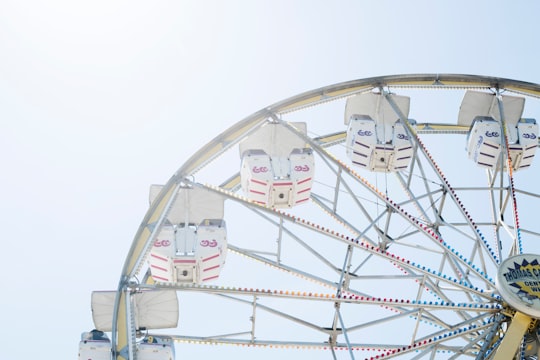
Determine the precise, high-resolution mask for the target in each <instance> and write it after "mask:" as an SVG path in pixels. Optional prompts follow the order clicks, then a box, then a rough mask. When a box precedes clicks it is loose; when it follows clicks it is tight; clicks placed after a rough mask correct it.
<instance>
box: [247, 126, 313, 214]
mask: <svg viewBox="0 0 540 360" xmlns="http://www.w3.org/2000/svg"><path fill="white" fill-rule="evenodd" d="M292 125H293V126H294V127H296V128H297V129H298V130H299V131H300V132H302V133H304V134H305V133H306V125H305V123H292ZM240 156H241V159H242V161H241V170H240V181H241V185H242V190H243V191H244V194H245V195H246V196H247V197H248V198H249V199H250V200H251V201H253V202H256V203H259V204H262V205H265V206H269V207H273V208H291V207H293V206H295V205H299V204H302V203H304V202H306V201H308V200H309V198H310V194H311V186H312V183H313V174H314V169H315V163H314V158H313V151H312V149H311V148H309V147H307V144H306V142H305V141H304V140H303V139H302V138H300V137H299V136H298V135H297V134H295V133H294V132H292V131H291V130H289V129H288V128H286V127H284V126H283V125H281V124H279V123H267V124H265V125H264V126H263V127H261V128H260V129H258V130H257V131H256V132H255V133H253V134H251V135H250V136H249V137H248V138H246V139H245V140H244V141H242V142H241V143H240Z"/></svg>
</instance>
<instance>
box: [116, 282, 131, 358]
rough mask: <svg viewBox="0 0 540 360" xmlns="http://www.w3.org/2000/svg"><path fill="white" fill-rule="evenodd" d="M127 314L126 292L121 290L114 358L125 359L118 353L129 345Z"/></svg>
mask: <svg viewBox="0 0 540 360" xmlns="http://www.w3.org/2000/svg"><path fill="white" fill-rule="evenodd" d="M127 322H128V316H127V308H126V293H125V291H122V292H121V293H120V304H119V307H118V318H117V323H118V325H117V327H118V329H117V340H116V349H115V350H116V354H117V355H116V359H115V360H127V359H126V358H125V357H124V356H122V355H120V351H121V350H122V349H125V348H127V346H129V336H130V335H129V329H128V323H127Z"/></svg>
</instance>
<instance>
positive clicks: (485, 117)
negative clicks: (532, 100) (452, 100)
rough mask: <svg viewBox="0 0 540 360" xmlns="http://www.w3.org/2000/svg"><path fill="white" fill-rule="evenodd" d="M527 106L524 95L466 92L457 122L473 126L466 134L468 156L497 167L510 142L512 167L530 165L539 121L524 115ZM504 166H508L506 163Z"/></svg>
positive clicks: (482, 164) (478, 162)
mask: <svg viewBox="0 0 540 360" xmlns="http://www.w3.org/2000/svg"><path fill="white" fill-rule="evenodd" d="M524 106H525V98H522V97H515V96H500V97H499V98H498V97H497V96H495V94H489V93H483V92H476V91H467V92H466V93H465V95H464V97H463V101H462V103H461V107H460V110H459V117H458V124H459V125H466V126H470V131H469V134H468V137H467V155H468V157H469V159H471V160H473V161H474V162H475V163H476V164H478V166H481V167H484V168H488V169H491V170H495V169H496V168H497V167H498V166H500V165H499V164H500V163H501V161H502V160H504V158H505V156H504V155H505V152H506V150H505V149H506V145H508V154H509V156H510V160H511V163H512V170H514V171H517V170H520V169H524V168H527V167H529V166H530V165H531V163H532V161H533V158H534V155H535V153H536V148H537V146H538V124H537V123H536V120H535V119H523V118H522V117H521V116H522V114H523V109H524ZM501 114H503V116H501ZM503 123H504V124H505V125H504V126H503V125H502V124H503ZM505 135H506V140H505ZM506 141H507V143H506ZM503 166H504V168H505V169H506V167H507V164H506V162H505V163H504V165H503Z"/></svg>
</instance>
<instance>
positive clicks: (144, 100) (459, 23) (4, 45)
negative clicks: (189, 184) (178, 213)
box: [0, 0, 540, 359]
mask: <svg viewBox="0 0 540 360" xmlns="http://www.w3.org/2000/svg"><path fill="white" fill-rule="evenodd" d="M510 4H512V5H510ZM539 13H540V5H539V3H538V2H536V1H532V0H531V1H514V2H507V1H469V0H462V1H444V2H443V1H362V0H358V1H318V0H305V1H291V0H289V1H284V0H273V1H255V0H252V1H247V0H246V1H227V0H223V1H201V0H199V1H180V0H178V1H84V2H83V1H58V0H51V1H24V0H23V1H20V0H2V1H0V169H1V175H0V191H1V194H2V201H1V202H0V216H1V217H0V218H1V219H2V225H3V229H4V232H3V237H2V243H3V244H4V248H3V249H4V250H3V254H4V256H3V258H4V260H3V261H2V262H1V263H0V269H1V270H2V272H3V274H4V282H5V283H4V286H3V290H2V294H3V296H2V297H1V299H0V320H1V323H2V327H1V330H0V334H1V335H2V336H1V338H2V339H3V340H2V344H3V345H2V346H1V347H0V357H1V358H3V359H37V358H40V359H70V358H71V359H73V358H76V356H77V347H78V341H79V338H80V333H81V332H82V331H87V330H90V329H91V328H92V327H93V324H92V319H91V313H90V293H91V291H92V290H98V289H114V288H115V287H116V286H117V283H118V276H119V274H120V271H121V268H122V265H123V262H124V259H125V256H126V253H127V250H128V249H129V247H130V244H131V241H132V239H133V236H134V234H135V232H136V230H137V227H138V225H139V223H140V221H141V220H142V218H143V216H144V214H145V212H146V209H147V207H148V187H149V185H150V184H152V183H164V182H166V181H167V180H168V179H169V177H170V176H171V175H172V173H173V172H174V171H175V170H176V169H177V168H178V167H180V165H181V164H182V163H183V162H184V161H185V160H186V159H187V158H188V157H189V156H190V155H191V154H192V153H193V152H194V151H196V150H197V149H199V148H200V147H201V146H203V145H204V144H205V143H207V142H208V141H209V140H210V139H212V138H213V137H215V136H216V135H217V134H219V133H220V132H222V131H223V130H225V129H226V128H228V127H229V126H231V125H232V124H233V123H235V122H237V121H239V120H241V119H242V118H244V117H246V116H248V115H249V114H251V113H253V112H255V111H258V110H259V109H261V108H263V107H265V106H267V105H270V104H272V103H275V102H277V101H279V100H282V99H284V98H287V97H290V96H292V95H295V94H298V93H300V92H303V91H307V90H311V89H313V88H318V87H321V86H325V85H329V84H333V83H337V82H341V81H347V80H353V79H358V78H364V77H372V76H379V75H391V74H402V73H465V74H479V75H490V76H498V77H506V78H512V79H517V80H524V81H529V82H534V83H540V72H539V70H538V58H539V53H538V14H539Z"/></svg>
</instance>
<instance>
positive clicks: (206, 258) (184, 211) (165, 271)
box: [149, 185, 227, 283]
mask: <svg viewBox="0 0 540 360" xmlns="http://www.w3.org/2000/svg"><path fill="white" fill-rule="evenodd" d="M160 190H161V186H157V185H153V186H152V187H151V189H150V202H152V201H153V200H154V199H155V197H156V196H157V194H158V193H159V191H160ZM226 255H227V230H226V226H225V221H224V220H223V197H221V196H219V195H217V194H215V193H212V192H210V191H208V190H205V189H199V188H183V189H181V190H180V191H179V193H178V195H177V197H176V200H175V201H174V203H173V204H172V207H171V210H170V211H169V213H168V216H167V223H166V224H165V225H163V227H162V229H161V231H160V233H159V234H158V236H157V238H156V240H155V241H154V245H153V247H152V249H151V252H150V257H149V264H150V272H151V275H152V278H153V279H154V281H156V282H161V283H203V282H206V281H211V280H215V279H217V278H218V277H219V274H220V272H221V269H222V268H223V265H224V263H225V258H226Z"/></svg>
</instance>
